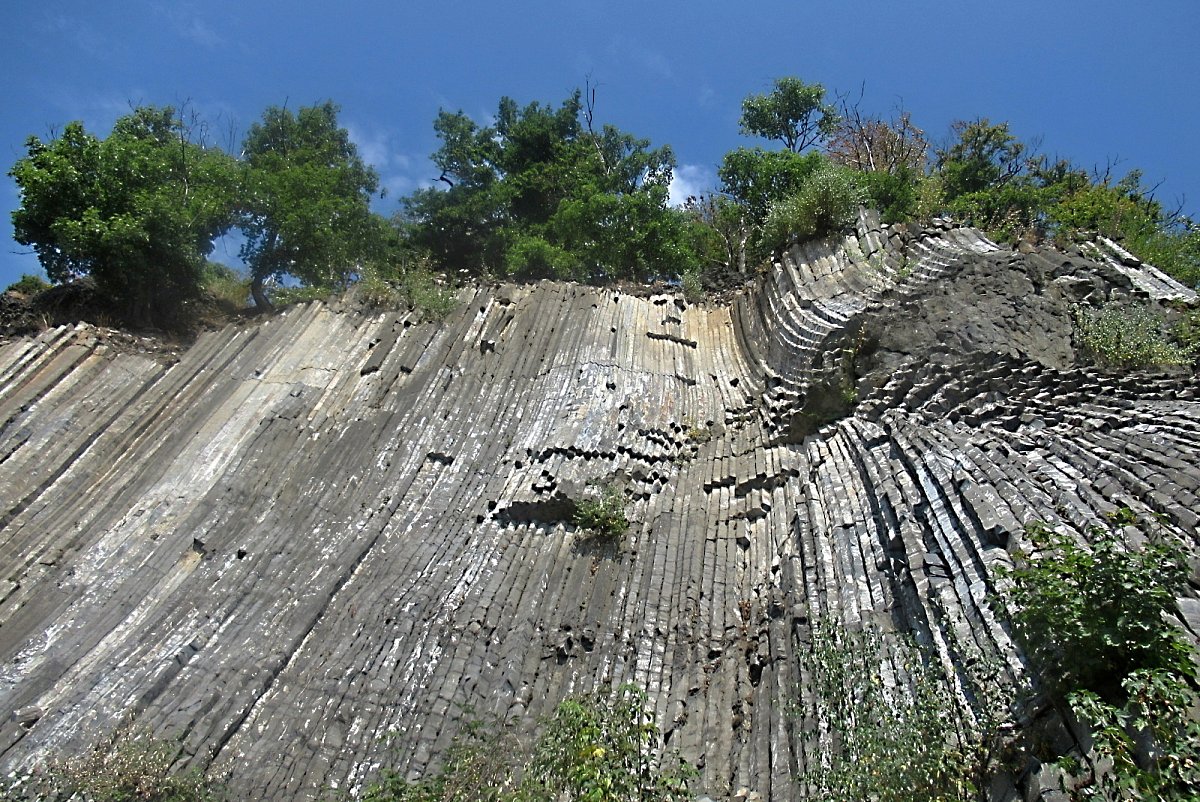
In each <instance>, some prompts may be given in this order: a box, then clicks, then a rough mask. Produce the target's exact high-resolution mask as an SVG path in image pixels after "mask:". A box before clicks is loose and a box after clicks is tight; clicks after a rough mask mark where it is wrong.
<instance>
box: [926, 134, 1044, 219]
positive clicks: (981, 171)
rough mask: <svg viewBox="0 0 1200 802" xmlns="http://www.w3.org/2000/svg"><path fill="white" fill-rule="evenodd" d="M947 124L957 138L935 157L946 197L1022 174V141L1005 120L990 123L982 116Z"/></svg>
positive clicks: (982, 188)
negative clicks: (1010, 129) (995, 123)
mask: <svg viewBox="0 0 1200 802" xmlns="http://www.w3.org/2000/svg"><path fill="white" fill-rule="evenodd" d="M950 127H951V130H952V131H953V132H954V133H955V135H957V137H958V140H957V141H955V142H953V143H951V144H950V145H949V146H947V147H946V148H943V149H939V150H938V151H937V160H936V168H937V170H938V172H939V173H940V174H941V176H942V184H943V187H944V189H945V193H946V199H947V200H951V201H952V200H954V199H955V198H957V197H959V196H960V195H966V194H968V193H971V192H981V191H984V190H988V189H995V188H997V187H999V186H1001V185H1002V184H1006V183H1008V182H1010V181H1012V180H1013V179H1014V178H1016V177H1017V176H1019V175H1021V174H1022V171H1023V170H1024V169H1025V166H1026V161H1025V159H1024V158H1023V157H1024V156H1025V153H1026V145H1025V143H1023V142H1021V141H1020V140H1019V139H1017V138H1016V137H1015V136H1013V134H1012V133H1011V132H1010V131H1009V130H1008V123H999V124H997V125H992V124H991V123H990V122H989V121H988V119H987V118H986V117H983V118H980V119H976V120H958V121H956V122H954V123H953V124H951V126H950Z"/></svg>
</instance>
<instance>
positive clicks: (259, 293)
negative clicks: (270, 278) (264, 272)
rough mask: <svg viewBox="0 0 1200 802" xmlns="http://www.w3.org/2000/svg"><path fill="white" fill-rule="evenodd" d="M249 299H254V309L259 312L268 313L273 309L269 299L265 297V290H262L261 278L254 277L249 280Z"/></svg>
mask: <svg viewBox="0 0 1200 802" xmlns="http://www.w3.org/2000/svg"><path fill="white" fill-rule="evenodd" d="M250 297H251V298H253V299H254V308H255V309H257V310H258V311H259V312H270V311H271V310H272V309H274V308H275V307H273V306H271V299H270V298H268V297H267V293H266V290H264V289H263V277H262V276H254V277H253V278H252V279H250Z"/></svg>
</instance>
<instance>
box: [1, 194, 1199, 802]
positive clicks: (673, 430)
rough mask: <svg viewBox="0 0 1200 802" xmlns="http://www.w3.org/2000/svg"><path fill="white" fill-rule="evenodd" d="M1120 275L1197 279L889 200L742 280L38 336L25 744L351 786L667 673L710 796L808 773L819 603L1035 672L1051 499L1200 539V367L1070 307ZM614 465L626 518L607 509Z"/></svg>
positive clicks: (265, 784) (9, 698)
mask: <svg viewBox="0 0 1200 802" xmlns="http://www.w3.org/2000/svg"><path fill="white" fill-rule="evenodd" d="M1105 300H1127V301H1130V302H1137V303H1145V304H1151V305H1153V304H1157V303H1160V302H1162V301H1168V300H1177V301H1194V300H1195V295H1194V293H1192V292H1191V291H1190V290H1188V289H1186V288H1184V287H1182V286H1180V285H1178V284H1177V283H1175V282H1173V281H1171V280H1170V279H1168V278H1166V277H1165V276H1164V275H1162V274H1161V273H1159V272H1158V271H1157V270H1155V269H1154V268H1152V267H1150V266H1148V265H1142V264H1140V263H1138V262H1137V261H1136V260H1135V259H1133V258H1132V257H1130V256H1129V255H1128V254H1126V253H1123V252H1122V251H1121V250H1120V249H1119V248H1118V247H1116V246H1115V245H1113V244H1112V243H1107V242H1100V243H1098V244H1095V245H1092V246H1088V247H1086V248H1083V249H1081V250H1075V251H1073V252H1071V253H1065V252H1062V251H1058V250H1053V249H1049V248H1047V249H1036V248H1024V249H1022V250H1020V251H1014V250H1012V249H1010V248H1008V247H1004V248H1000V247H998V246H996V245H995V244H994V243H992V242H990V241H989V240H987V239H986V238H985V237H983V236H982V235H981V234H980V233H978V232H977V231H974V230H972V229H966V228H959V227H954V226H951V225H950V224H948V223H941V224H938V225H935V226H933V227H931V228H927V229H921V230H917V229H915V228H914V229H910V228H907V227H887V226H881V225H880V224H879V223H878V221H877V220H876V219H874V218H872V217H871V216H869V215H864V216H863V217H862V218H861V219H860V221H859V224H858V226H857V230H856V232H855V233H854V234H853V235H851V236H848V237H846V238H845V240H844V241H843V242H839V243H830V242H826V243H816V244H808V245H804V246H798V247H795V248H793V249H792V250H791V251H790V252H789V253H787V254H785V256H784V258H783V259H782V260H781V262H780V263H779V264H777V265H776V266H775V267H774V269H772V270H770V271H767V272H766V273H764V274H763V275H762V276H760V277H759V278H758V279H757V280H756V281H755V282H754V283H753V285H752V286H749V287H747V288H746V289H744V290H742V291H740V293H739V294H737V295H735V296H734V297H732V298H731V299H730V300H729V301H728V302H727V303H722V304H712V305H689V304H687V303H684V302H683V301H682V300H680V299H679V298H678V297H676V296H674V295H670V294H663V295H657V296H653V295H652V296H645V297H639V296H637V295H631V294H627V293H624V292H617V291H613V290H605V289H596V288H591V287H584V286H576V285H565V284H539V285H529V286H509V285H492V286H478V287H474V288H467V289H463V290H462V291H461V292H460V294H459V305H458V307H457V309H456V311H455V312H453V313H452V314H451V315H450V317H449V318H448V319H447V320H445V321H444V322H441V323H431V322H421V321H420V319H419V318H418V317H416V316H415V315H414V314H411V313H409V312H407V311H403V310H395V309H391V310H388V309H372V308H368V307H364V306H361V305H356V304H354V303H352V302H350V301H343V302H331V303H313V304H308V305H303V306H298V307H293V308H291V309H288V310H287V311H285V312H282V313H280V314H278V315H276V316H272V317H267V318H261V319H258V320H255V321H252V322H247V323H242V324H238V325H231V326H229V327H227V328H224V329H222V330H220V331H214V332H210V333H207V334H204V335H203V336H201V337H200V338H199V339H198V340H197V341H196V342H195V344H194V345H192V346H190V347H189V348H187V349H186V350H182V351H180V352H178V353H177V354H170V353H163V352H161V351H156V350H154V349H151V348H146V349H143V352H139V349H138V348H137V347H136V341H133V340H130V339H129V338H127V337H126V338H118V337H116V335H114V334H112V333H110V332H107V331H106V330H104V329H99V328H95V327H91V326H86V325H79V326H74V327H62V328H56V329H51V330H47V331H45V332H43V333H42V334H40V335H38V336H36V337H26V338H21V339H10V340H8V341H7V342H5V343H3V344H2V345H0V502H2V508H0V713H2V714H3V721H2V723H0V769H3V770H4V771H5V772H8V771H12V770H16V769H20V768H22V767H27V766H30V765H33V764H34V763H36V762H37V761H38V760H39V759H40V758H41V757H42V756H44V755H45V754H48V753H58V754H62V753H68V754H69V753H70V752H71V750H77V749H82V748H84V747H85V746H87V745H88V744H89V743H91V742H92V741H93V740H94V739H96V738H97V737H98V736H99V735H101V734H103V733H105V732H108V731H111V730H112V729H113V728H114V727H116V726H117V725H118V724H119V723H121V722H122V721H127V720H133V721H134V722H135V723H136V724H137V725H138V726H139V727H143V728H146V729H148V730H150V731H152V732H155V733H158V734H160V735H162V736H164V737H169V738H179V739H181V742H182V744H183V754H182V756H181V758H180V763H181V765H187V764H192V765H201V766H205V767H211V768H213V769H214V770H215V771H217V772H218V773H219V774H220V775H221V776H223V777H226V778H228V781H229V784H230V788H231V789H232V790H233V792H234V793H235V795H236V796H238V797H239V798H245V799H266V800H292V799H312V798H316V797H317V796H319V795H321V794H322V793H326V792H327V791H328V789H329V788H331V787H336V788H341V789H345V788H349V787H355V786H362V785H363V784H364V783H366V782H368V781H369V778H370V777H371V776H372V774H373V772H374V771H376V770H377V769H378V767H379V765H380V762H381V761H382V760H384V759H385V757H387V759H389V760H394V761H397V762H398V765H399V767H400V768H401V769H403V770H405V771H409V772H412V774H413V775H414V776H416V775H418V774H420V773H421V772H423V771H424V770H425V769H426V768H428V767H430V766H431V765H433V764H435V763H436V761H437V760H438V759H439V755H440V754H442V752H443V751H444V749H445V747H446V746H447V745H448V744H449V742H450V739H451V738H452V737H453V736H454V734H455V733H456V732H457V731H458V728H459V725H460V723H461V720H462V718H463V717H464V715H466V714H465V713H463V708H464V707H466V708H471V709H474V710H475V711H477V712H480V713H488V714H491V713H494V714H498V715H500V716H505V717H513V718H514V719H515V720H516V721H517V722H518V723H519V726H521V727H524V728H525V730H526V731H527V732H528V731H532V729H533V728H534V726H535V723H534V722H536V720H537V718H538V717H539V716H540V715H542V714H545V713H547V712H549V711H550V710H552V709H553V707H554V705H555V704H556V703H557V702H558V701H559V700H560V699H562V698H564V697H566V696H568V695H571V694H573V693H577V692H581V691H588V690H591V689H594V688H597V687H600V686H603V685H605V684H608V683H621V682H625V681H631V682H635V683H637V684H639V685H641V686H642V687H644V688H645V689H646V690H647V693H648V698H649V701H650V703H651V704H652V705H653V707H654V710H655V712H656V716H657V719H658V723H659V726H660V727H661V729H662V731H663V733H664V734H665V736H666V738H667V742H668V745H669V747H671V748H674V749H678V750H679V751H680V752H681V753H682V755H683V756H684V757H685V758H687V759H689V760H690V761H691V762H693V763H694V764H696V765H697V766H699V767H700V772H701V776H700V779H699V781H698V782H697V784H696V785H697V789H698V791H699V792H701V793H704V794H707V795H709V796H711V797H713V798H722V797H729V796H731V795H732V794H734V793H735V792H737V791H738V789H743V788H744V789H750V790H752V791H756V792H758V793H759V794H761V795H762V797H763V798H764V799H771V800H789V799H794V798H796V797H797V795H798V792H797V785H796V781H795V778H796V777H797V776H798V775H799V774H800V773H801V772H802V771H803V768H804V766H805V763H806V759H807V756H806V751H805V750H806V743H810V742H811V741H810V739H807V738H806V737H805V732H806V729H807V728H809V725H810V722H808V721H807V720H806V715H805V709H806V708H805V704H804V702H803V699H804V681H803V680H804V678H803V677H802V676H801V674H802V672H801V671H800V662H801V661H800V660H799V659H798V657H797V654H798V652H802V651H803V650H804V648H805V646H806V644H807V643H808V642H809V638H810V637H811V632H812V628H813V627H814V626H815V625H816V624H817V623H818V622H821V621H830V620H832V621H839V622H841V623H844V624H846V625H847V626H851V627H853V626H856V625H858V624H861V623H863V622H872V623H874V624H877V625H878V626H880V627H883V628H887V629H894V630H896V631H900V632H912V633H915V634H916V635H917V636H918V638H919V639H921V640H922V641H924V642H926V643H928V644H930V645H931V646H932V648H934V649H935V650H937V651H938V653H939V654H941V655H942V656H943V658H944V660H945V661H946V662H947V664H953V663H954V661H955V660H957V659H960V658H959V657H958V655H961V654H962V653H963V648H962V645H963V644H964V643H965V644H970V646H971V649H972V650H973V652H974V653H979V654H982V655H984V656H993V657H998V658H999V659H1000V660H1001V661H1002V662H1003V663H1004V664H1006V665H1008V666H1009V667H1010V668H1011V670H1012V671H1013V672H1014V673H1020V672H1021V671H1022V670H1023V669H1022V656H1021V653H1020V650H1019V649H1018V648H1017V647H1016V646H1015V645H1014V643H1013V641H1012V640H1011V635H1010V633H1009V631H1008V628H1007V627H1006V626H1005V623H1004V622H1003V621H1001V620H999V619H998V616H997V613H996V612H995V611H994V609H993V605H992V604H991V603H990V602H991V599H992V596H993V594H994V591H995V586H996V576H997V575H996V568H997V566H1000V565H1004V564H1008V563H1010V562H1011V556H1010V555H1011V554H1012V553H1015V551H1016V550H1017V549H1019V548H1021V547H1022V546H1023V545H1025V543H1024V540H1025V538H1026V537H1027V535H1026V532H1025V525H1026V524H1028V523H1030V522H1032V521H1052V522H1056V523H1058V524H1061V525H1063V526H1069V527H1076V528H1078V529H1080V530H1082V529H1083V528H1085V527H1086V526H1088V525H1089V524H1091V523H1094V522H1096V521H1098V520H1101V519H1102V518H1103V516H1104V515H1105V513H1109V512H1111V511H1113V510H1115V509H1117V508H1126V507H1127V508H1129V509H1130V510H1132V511H1133V513H1134V514H1136V515H1139V516H1151V515H1153V516H1155V517H1157V518H1158V519H1159V520H1161V521H1162V522H1163V525H1164V526H1166V527H1168V528H1169V529H1171V530H1172V531H1173V532H1175V533H1176V534H1178V535H1180V536H1182V537H1184V538H1185V539H1186V540H1187V542H1189V543H1190V544H1191V545H1192V546H1193V547H1197V549H1196V550H1197V552H1200V546H1198V544H1197V525H1198V524H1200V503H1198V502H1197V495H1200V466H1198V463H1197V460H1196V458H1195V454H1196V453H1197V449H1198V448H1200V383H1198V382H1197V381H1196V380H1195V378H1194V375H1193V374H1190V373H1186V372H1185V373H1179V372H1176V373H1175V374H1169V375H1168V374H1152V373H1143V374H1128V373H1126V374H1117V373H1110V372H1105V371H1102V370H1100V369H1097V368H1094V367H1089V366H1087V363H1086V362H1085V361H1084V360H1083V359H1081V356H1080V353H1079V346H1078V343H1077V342H1076V337H1075V333H1074V331H1075V330H1074V323H1073V311H1072V310H1073V308H1074V307H1075V305H1076V304H1079V303H1088V304H1099V303H1101V302H1103V301H1105ZM597 487H616V488H618V489H619V491H620V492H621V494H622V495H623V497H624V498H625V499H626V510H627V514H628V517H629V519H630V521H631V526H630V528H629V530H628V532H627V534H626V535H625V536H624V538H623V540H622V541H621V542H620V543H619V544H616V545H613V544H607V545H606V544H603V543H597V542H596V541H595V540H594V539H588V538H586V537H585V536H584V533H583V532H580V531H577V530H576V528H575V527H574V526H573V525H572V523H571V518H572V513H573V510H574V507H575V504H576V502H577V501H579V500H580V499H582V498H584V497H585V496H587V495H588V494H589V493H593V492H595V489H596V488H597ZM1195 565H1196V563H1195V562H1194V563H1193V580H1195V575H1196V569H1195ZM1193 587H1195V583H1193ZM1180 609H1181V611H1182V613H1183V618H1184V619H1185V621H1186V624H1187V626H1188V627H1190V629H1191V632H1192V636H1193V637H1195V635H1196V634H1197V633H1200V602H1197V601H1196V600H1195V599H1194V598H1185V599H1181V600H1180ZM390 734H395V737H394V738H392V739H389V735H390ZM1067 734H1068V735H1069V734H1070V731H1069V730H1068V731H1067ZM389 744H391V745H392V747H393V748H395V749H398V754H394V755H391V756H388V754H387V750H388V748H389ZM1013 781H1014V782H1015V783H1016V784H1017V785H1018V786H1020V787H1021V789H1022V790H1027V791H1029V792H1030V793H1034V792H1036V784H1037V782H1038V778H1037V776H1036V775H1034V776H1024V777H1016V778H1013Z"/></svg>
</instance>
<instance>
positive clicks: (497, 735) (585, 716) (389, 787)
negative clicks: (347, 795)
mask: <svg viewBox="0 0 1200 802" xmlns="http://www.w3.org/2000/svg"><path fill="white" fill-rule="evenodd" d="M543 723H544V730H543V732H542V735H541V737H539V738H538V740H537V742H536V743H535V744H534V745H533V748H532V749H531V750H526V749H523V748H522V747H521V745H520V743H519V742H518V741H517V740H516V739H515V737H513V736H512V733H511V731H510V730H509V728H508V727H507V726H506V725H504V724H497V723H491V724H487V723H480V722H472V723H470V724H468V725H467V727H466V729H465V730H464V732H463V733H461V734H460V735H459V736H458V737H456V738H455V739H454V744H453V746H451V748H450V751H449V753H448V754H447V756H446V760H445V762H444V763H443V766H442V769H441V770H440V771H439V772H438V773H437V774H436V775H434V776H433V777H431V778H427V779H423V780H419V781H416V782H408V781H406V780H404V779H403V778H402V777H401V776H400V775H399V774H398V773H396V772H393V771H385V772H383V774H382V776H381V778H380V780H379V781H377V782H376V783H375V784H373V785H372V786H371V787H370V788H368V789H367V791H366V793H365V795H364V796H363V797H362V798H363V800H364V802H551V800H553V801H554V802H570V801H571V800H580V802H584V801H585V800H586V802H627V800H640V802H683V800H690V799H692V796H691V795H690V794H689V793H688V782H689V780H690V779H691V777H692V776H694V773H695V772H694V771H693V770H692V769H691V767H690V766H688V765H687V764H686V763H685V762H684V761H682V760H680V759H679V758H678V757H677V756H671V757H670V758H669V759H668V760H666V761H661V760H659V759H658V758H657V757H656V756H655V753H656V751H657V748H658V741H659V735H658V727H656V726H655V724H654V719H653V714H652V712H651V711H650V709H649V708H648V707H647V705H646V695H645V693H643V692H642V691H641V689H639V688H637V687H636V686H633V685H623V686H621V687H620V688H618V689H617V691H616V693H615V694H612V693H609V692H599V693H595V694H591V695H589V696H582V697H576V698H572V699H567V700H565V701H563V702H562V703H560V704H559V705H558V707H557V708H556V709H555V711H554V714H553V715H552V716H550V717H549V718H548V719H547V720H546V721H544V722H543ZM517 778H519V780H518V779H517Z"/></svg>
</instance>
